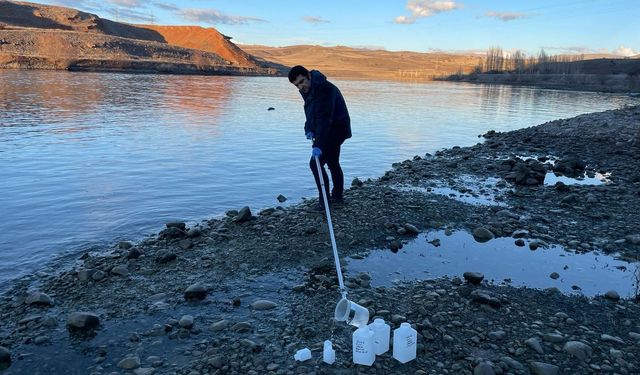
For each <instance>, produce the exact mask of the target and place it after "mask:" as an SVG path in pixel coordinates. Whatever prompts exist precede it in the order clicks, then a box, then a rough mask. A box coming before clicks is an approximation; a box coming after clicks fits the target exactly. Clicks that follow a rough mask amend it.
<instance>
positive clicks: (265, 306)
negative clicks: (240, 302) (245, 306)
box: [251, 299, 278, 310]
mask: <svg viewBox="0 0 640 375" xmlns="http://www.w3.org/2000/svg"><path fill="white" fill-rule="evenodd" d="M277 306H278V304H277V303H275V302H272V301H268V300H264V299H261V300H258V301H255V302H253V303H252V304H251V307H252V308H253V309H254V310H271V309H273V308H275V307H277Z"/></svg>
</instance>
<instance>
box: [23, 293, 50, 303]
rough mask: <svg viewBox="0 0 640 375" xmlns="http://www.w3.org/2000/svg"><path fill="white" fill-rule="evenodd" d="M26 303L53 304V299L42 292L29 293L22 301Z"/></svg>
mask: <svg viewBox="0 0 640 375" xmlns="http://www.w3.org/2000/svg"><path fill="white" fill-rule="evenodd" d="M24 303H26V304H27V305H40V306H53V299H51V297H49V296H48V295H47V294H45V293H42V292H33V293H31V294H30V295H29V296H28V297H27V298H26V299H25V301H24Z"/></svg>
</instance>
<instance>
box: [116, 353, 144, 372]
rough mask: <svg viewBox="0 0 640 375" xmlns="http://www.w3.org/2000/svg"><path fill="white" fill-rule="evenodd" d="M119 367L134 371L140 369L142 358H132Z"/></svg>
mask: <svg viewBox="0 0 640 375" xmlns="http://www.w3.org/2000/svg"><path fill="white" fill-rule="evenodd" d="M118 367H120V368H121V369H125V370H133V369H137V368H138V367H140V357H138V356H131V357H127V358H125V359H123V360H121V361H120V362H118Z"/></svg>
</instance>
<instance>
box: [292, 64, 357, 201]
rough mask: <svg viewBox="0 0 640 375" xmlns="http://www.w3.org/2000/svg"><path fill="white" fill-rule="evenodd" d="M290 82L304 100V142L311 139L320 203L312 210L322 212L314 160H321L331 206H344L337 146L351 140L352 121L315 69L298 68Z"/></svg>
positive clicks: (331, 86) (338, 96) (337, 94)
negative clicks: (331, 185)
mask: <svg viewBox="0 0 640 375" xmlns="http://www.w3.org/2000/svg"><path fill="white" fill-rule="evenodd" d="M289 82H291V83H292V84H294V85H295V86H296V87H297V88H298V90H299V91H300V95H302V98H303V99H304V115H305V117H306V121H305V123H304V132H305V135H306V137H307V139H311V140H313V146H312V149H311V160H310V161H309V167H310V168H311V171H312V172H313V177H314V178H315V180H316V186H317V187H318V193H319V197H320V201H319V203H318V204H317V205H316V206H315V207H314V210H317V211H323V210H324V200H323V199H322V187H321V185H320V176H318V168H317V166H316V161H315V158H316V156H318V157H320V165H321V170H322V179H323V181H324V186H325V189H326V190H325V191H326V193H327V198H329V197H331V198H330V204H332V203H343V197H342V193H343V192H344V175H343V174H342V168H341V167H340V146H342V143H343V142H344V141H345V140H346V139H348V138H351V119H350V118H349V111H348V110H347V105H346V103H345V101H344V98H343V97H342V93H340V90H338V88H337V87H336V86H335V85H334V84H332V83H331V82H329V81H327V77H325V76H324V74H322V73H320V72H319V71H317V70H312V71H308V70H307V69H306V68H305V67H303V66H301V65H297V66H294V67H293V68H291V70H290V71H289ZM325 164H326V165H327V166H328V167H329V171H330V172H331V180H332V182H333V189H332V190H331V194H329V177H328V176H327V172H326V171H325V168H324V165H325Z"/></svg>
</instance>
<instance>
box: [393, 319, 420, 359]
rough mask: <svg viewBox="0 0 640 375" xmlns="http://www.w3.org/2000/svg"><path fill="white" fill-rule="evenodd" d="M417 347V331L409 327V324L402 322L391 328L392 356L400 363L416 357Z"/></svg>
mask: <svg viewBox="0 0 640 375" xmlns="http://www.w3.org/2000/svg"><path fill="white" fill-rule="evenodd" d="M417 347H418V332H416V330H415V329H413V328H411V324H409V323H402V324H400V328H396V329H395V330H393V358H395V359H397V360H398V361H399V362H400V363H406V362H409V361H412V360H414V359H416V350H417Z"/></svg>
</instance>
